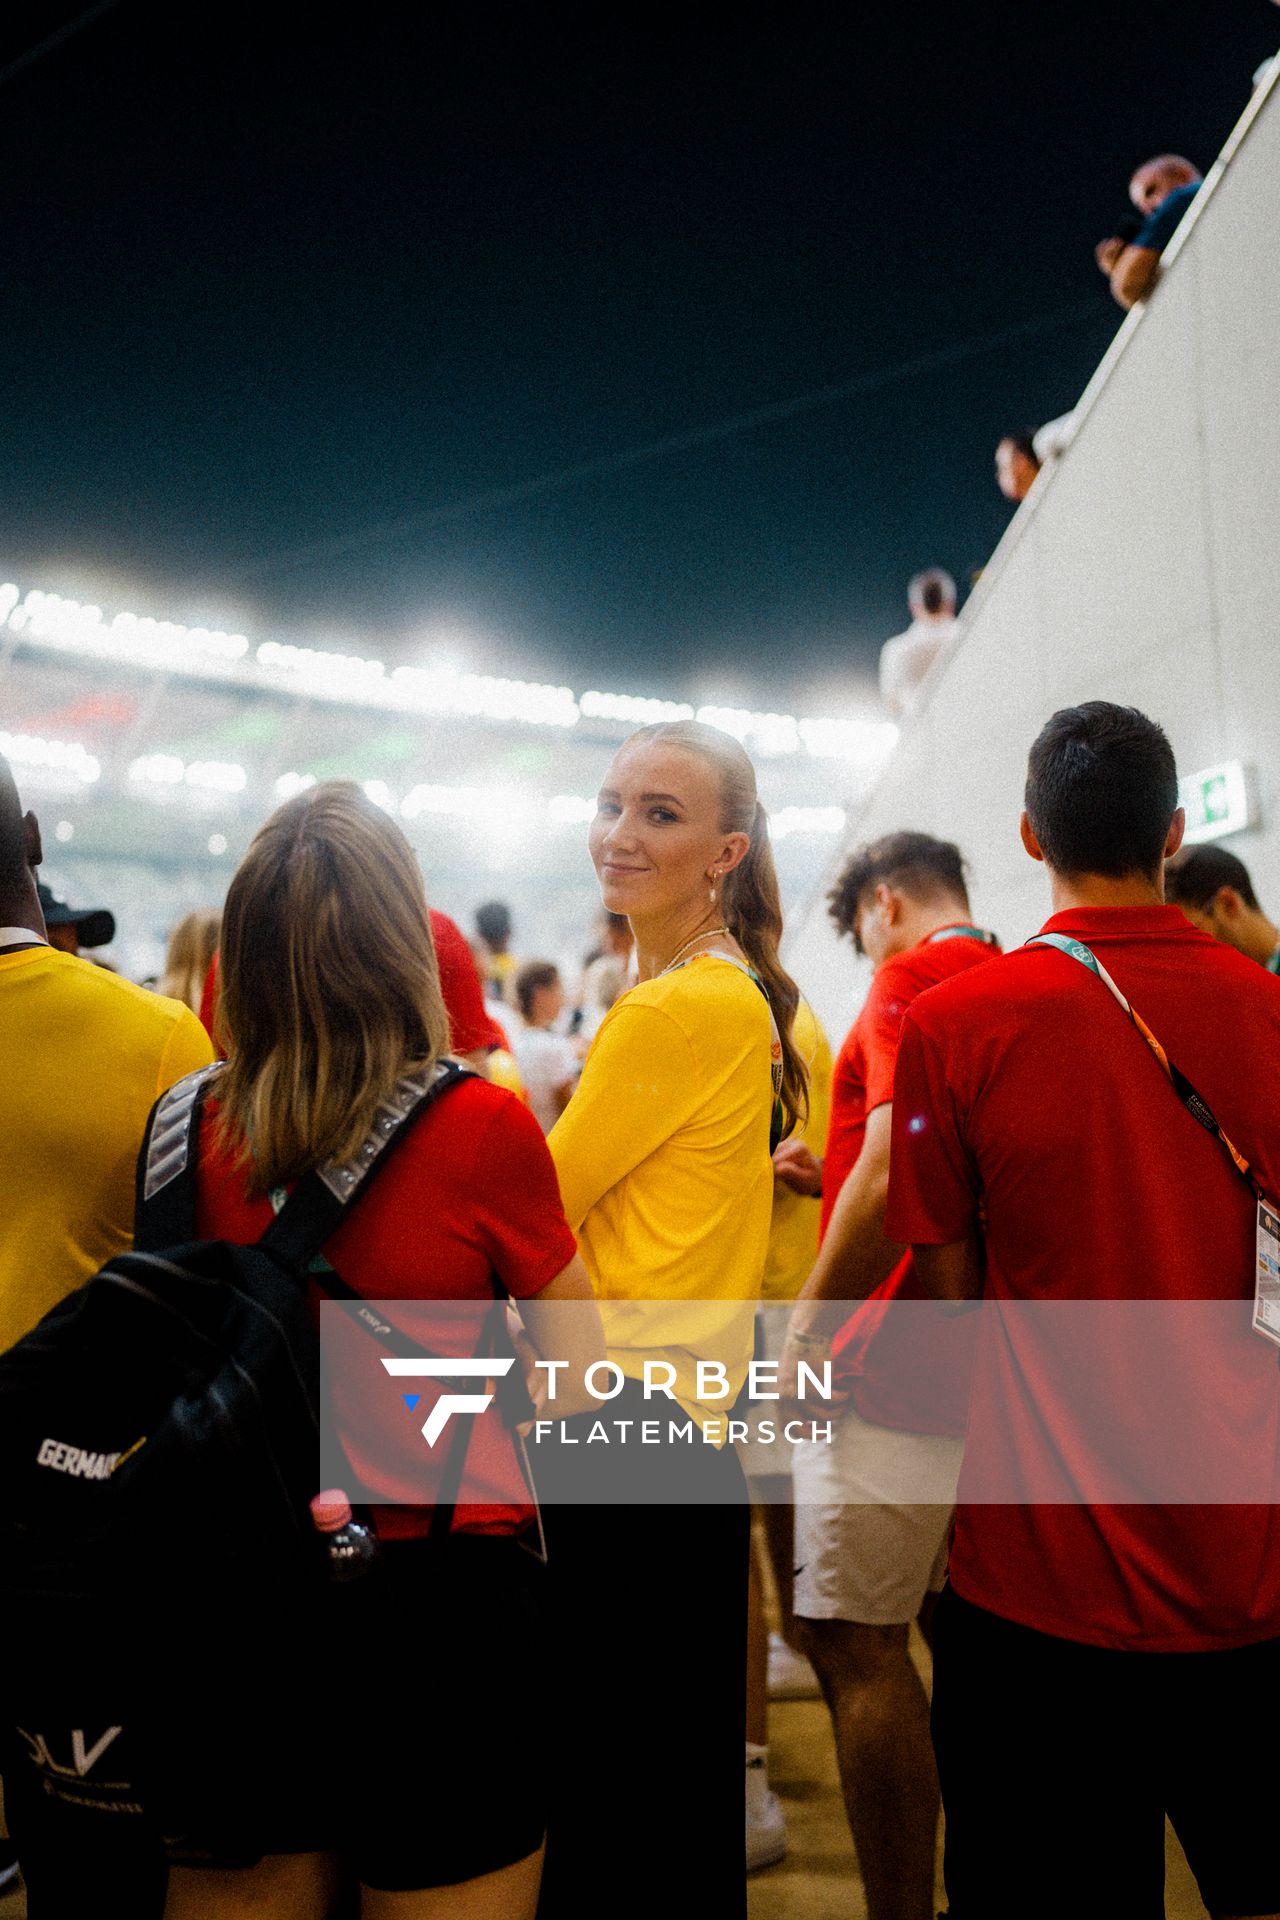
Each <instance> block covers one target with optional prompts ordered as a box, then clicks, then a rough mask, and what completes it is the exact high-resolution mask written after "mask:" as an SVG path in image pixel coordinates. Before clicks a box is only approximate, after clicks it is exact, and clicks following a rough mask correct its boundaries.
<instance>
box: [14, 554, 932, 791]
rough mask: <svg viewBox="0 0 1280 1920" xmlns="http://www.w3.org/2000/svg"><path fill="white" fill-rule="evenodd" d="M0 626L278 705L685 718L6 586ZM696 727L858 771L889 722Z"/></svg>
mask: <svg viewBox="0 0 1280 1920" xmlns="http://www.w3.org/2000/svg"><path fill="white" fill-rule="evenodd" d="M0 623H4V624H7V626H8V627H9V630H10V631H11V632H12V633H13V634H15V635H16V636H17V638H18V641H19V643H20V644H21V645H22V646H24V647H37V648H47V649H51V650H54V651H60V652H64V653H73V654H79V655H82V656H85V657H88V658H91V659H97V660H110V661H113V662H121V663H125V664H128V665H132V666H135V667H142V668H149V669H151V670H153V671H156V672H162V673H164V674H166V675H170V676H174V677H186V678H188V679H195V680H215V681H218V682H220V683H222V684H231V685H234V686H240V687H245V688H248V689H251V690H256V691H259V692H262V691H267V692H270V693H274V694H276V695H278V696H281V697H284V698H287V699H304V700H306V699H316V700H326V701H333V702H335V703H338V704H342V703H349V704H353V705H357V706H363V707H373V708H378V709H380V710H382V711H384V712H388V713H399V714H424V715H425V714H429V715H440V716H456V717H459V718H464V719H475V720H480V721H485V722H489V723H492V724H496V725H505V726H510V725H516V726H533V727H558V728H563V729H565V730H568V729H570V728H573V727H575V726H576V725H577V724H578V721H579V720H580V719H582V720H587V721H594V722H603V723H604V724H605V725H606V726H609V727H616V728H623V727H638V726H646V725H651V724H653V723H654V722H659V721H676V720H691V719H692V718H693V717H694V712H695V709H694V707H693V706H692V705H691V704H690V703H689V702H687V701H683V700H660V699H656V698H653V697H651V696H649V695H645V694H637V693H610V692H607V691H603V690H601V689H600V688H593V689H591V690H590V691H588V692H586V693H584V694H582V695H581V696H580V697H579V696H576V695H575V694H574V693H573V691H572V689H571V688H569V687H562V686H551V685H549V684H543V683H541V682H538V681H530V680H511V679H506V678H503V677H500V676H494V675H489V674H478V673H466V672H463V671H462V670H461V668H460V666H459V665H458V664H456V663H455V662H453V661H451V660H450V659H449V657H448V655H447V654H445V655H444V656H443V657H441V656H437V657H435V658H434V659H433V660H431V661H430V663H429V664H423V665H417V666H412V665H405V666H399V667H396V668H394V669H388V667H387V664H386V662H385V661H383V660H379V659H375V658H368V657H365V656H364V655H361V654H354V653H341V652H336V651H330V650H329V649H327V648H324V647H308V646H295V645H292V644H286V643H284V642H282V641H277V640H264V641H262V642H260V643H259V644H257V645H256V646H253V647H251V646H250V643H249V641H248V639H247V638H246V637H245V635H244V634H238V633H223V632H222V631H220V630H218V629H215V628H211V627H187V626H184V625H182V624H180V623H179V622H177V621H172V620H155V619H152V618H151V617H150V616H149V615H141V614H136V613H123V612H122V613H117V614H115V615H114V616H113V617H112V618H111V619H110V620H107V619H106V618H105V616H104V615H103V612H102V609H101V608H100V607H96V606H90V605H87V604H82V603H81V602H80V601H78V600H68V599H64V598H63V597H62V596H61V595H59V594H56V593H45V592H43V591H41V590H40V589H38V588H31V589H30V590H28V591H26V592H24V591H23V589H22V588H21V587H19V586H17V585H16V584H15V583H14V582H12V581H8V582H6V583H4V584H3V585H0ZM697 717H698V718H699V719H700V720H704V721H706V722H707V723H708V724H709V725H711V726H715V727H719V728H720V729H721V730H722V731H724V732H726V733H730V734H732V735H733V736H734V737H735V738H736V739H738V740H740V741H742V743H743V744H744V746H746V747H747V748H748V750H749V751H750V752H752V753H755V754H759V755H761V756H763V757H769V756H773V755H782V754H794V753H799V752H804V753H807V754H810V755H812V756H813V757H814V758H815V759H820V760H845V761H849V762H852V763H853V764H854V765H856V766H858V767H860V768H862V769H865V770H867V771H869V772H875V771H877V770H878V769H879V768H880V767H881V766H882V765H883V764H884V762H885V761H886V760H887V759H888V757H889V755H890V753H891V752H892V751H893V748H894V746H895V744H896V742H897V738H898V730H897V728H896V727H894V726H893V725H892V724H891V723H889V722H888V721H883V720H879V719H875V718H872V717H870V716H865V715H864V716H862V717H859V718H849V717H844V718H837V717H835V716H823V715H814V716H810V717H808V718H803V719H797V718H796V717H795V716H794V715H793V714H788V713H772V712H756V711H754V710H753V709H751V708H748V707H736V706H720V705H717V704H715V703H714V702H711V703H708V704H707V705H704V706H701V707H699V708H698V709H697ZM161 784H163V783H161Z"/></svg>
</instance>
